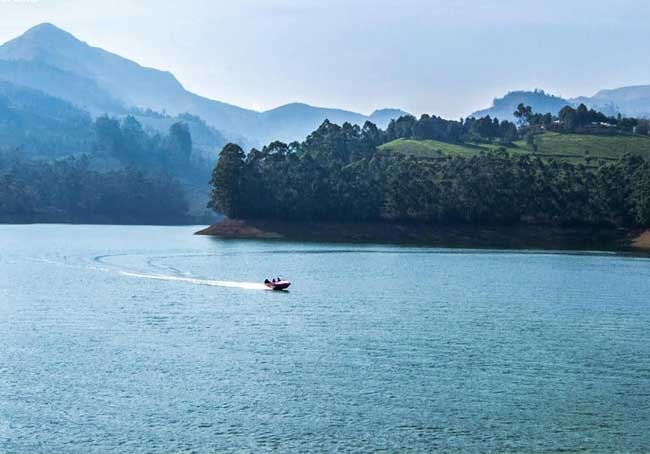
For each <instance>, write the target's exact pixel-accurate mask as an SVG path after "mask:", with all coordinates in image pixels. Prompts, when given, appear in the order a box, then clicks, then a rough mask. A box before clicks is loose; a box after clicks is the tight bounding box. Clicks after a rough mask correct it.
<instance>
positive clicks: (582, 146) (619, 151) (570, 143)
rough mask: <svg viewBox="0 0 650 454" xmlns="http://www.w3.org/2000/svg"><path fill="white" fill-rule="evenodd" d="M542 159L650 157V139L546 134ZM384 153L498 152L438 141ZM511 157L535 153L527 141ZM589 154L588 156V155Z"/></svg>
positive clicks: (540, 142)
mask: <svg viewBox="0 0 650 454" xmlns="http://www.w3.org/2000/svg"><path fill="white" fill-rule="evenodd" d="M536 141H537V146H538V155H539V156H541V157H547V158H554V159H560V160H563V161H570V162H574V163H577V162H582V163H584V162H585V157H587V156H588V157H590V158H592V161H591V162H592V163H595V162H594V161H593V160H594V158H596V159H600V160H614V159H618V158H619V157H620V156H622V155H623V154H625V153H636V154H641V155H645V156H650V138H649V137H644V136H593V135H578V134H556V133H545V134H543V135H540V136H537V137H536ZM380 148H381V149H385V150H391V151H394V152H397V153H403V154H407V155H412V156H415V157H423V158H425V157H430V158H435V157H439V156H440V153H442V154H443V155H462V156H472V155H474V154H476V153H479V152H480V151H481V150H483V151H488V150H495V149H497V148H499V146H497V145H491V144H450V143H446V142H440V141H437V140H408V139H398V140H394V141H392V142H389V143H386V144H384V145H382V146H381V147H380ZM506 149H507V151H508V152H509V153H532V149H531V147H530V146H528V145H527V144H526V143H525V142H524V141H517V142H516V143H515V144H514V146H511V147H507V148H506ZM585 151H587V152H588V154H586V153H585Z"/></svg>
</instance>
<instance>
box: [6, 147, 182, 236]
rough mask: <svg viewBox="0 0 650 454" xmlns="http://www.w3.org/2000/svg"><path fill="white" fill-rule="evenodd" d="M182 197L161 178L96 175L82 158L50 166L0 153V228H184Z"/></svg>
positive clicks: (127, 172) (131, 171) (131, 170)
mask: <svg viewBox="0 0 650 454" xmlns="http://www.w3.org/2000/svg"><path fill="white" fill-rule="evenodd" d="M187 208H188V207H187V201H186V197H185V191H184V190H183V188H182V186H181V185H180V184H179V182H178V181H177V180H175V179H174V178H172V177H170V176H169V175H168V174H165V173H162V172H144V171H142V170H139V169H137V168H136V167H134V166H128V167H126V168H120V169H116V170H110V171H105V172H98V171H96V170H93V169H92V168H91V160H90V158H88V157H87V156H80V157H69V158H66V159H60V160H55V161H41V160H30V159H27V158H25V157H24V156H23V155H22V154H20V153H16V152H5V153H0V222H3V223H34V222H62V223H96V224H107V223H114V224H171V223H184V222H185V223H186V222H188V221H189V218H188V216H187Z"/></svg>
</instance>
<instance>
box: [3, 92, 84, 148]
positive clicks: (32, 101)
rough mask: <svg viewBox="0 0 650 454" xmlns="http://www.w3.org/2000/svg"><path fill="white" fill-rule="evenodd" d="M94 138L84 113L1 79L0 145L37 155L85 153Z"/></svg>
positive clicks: (65, 103) (66, 103) (54, 99)
mask: <svg viewBox="0 0 650 454" xmlns="http://www.w3.org/2000/svg"><path fill="white" fill-rule="evenodd" d="M93 140H94V132H93V126H92V119H91V118H90V115H88V113H87V112H85V111H83V110H81V109H78V108H76V107H75V106H73V105H72V104H70V103H68V102H66V101H63V100H61V99H59V98H55V97H53V96H50V95H47V94H45V93H42V92H40V91H37V90H33V89H30V88H25V87H21V86H17V85H14V84H12V83H11V82H7V81H0V148H21V149H23V150H25V151H28V152H30V155H32V156H36V157H45V158H51V157H61V156H66V155H70V154H75V153H81V152H86V151H88V150H89V149H90V147H91V144H92V143H93Z"/></svg>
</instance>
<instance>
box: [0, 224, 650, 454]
mask: <svg viewBox="0 0 650 454" xmlns="http://www.w3.org/2000/svg"><path fill="white" fill-rule="evenodd" d="M194 230H196V228H192V227H124V226H57V225H48V226H43V225H37V226H0V344H1V348H0V452H9V453H68V452H70V453H105V452H112V453H145V452H146V453H159V452H160V453H163V452H164V453H168V452H197V453H207V452H222V451H254V452H260V451H300V452H304V451H335V450H341V451H364V452H365V451H375V450H386V451H391V452H406V451H449V452H467V451H472V452H476V451H481V452H486V451H526V452H530V451H559V450H568V451H580V450H589V451H615V450H617V451H622V452H633V451H648V450H650V430H648V428H649V427H650V292H649V290H650V260H647V259H643V258H634V257H625V256H618V255H613V254H579V255H578V254H557V253H539V252H505V251H472V250H444V249H433V248H406V247H397V246H379V245H363V246H358V245H340V244H301V243H291V242H261V241H222V240H217V239H214V238H208V237H197V236H193V235H192V232H193V231H194ZM277 274H280V275H281V276H282V277H287V278H290V279H291V280H292V281H293V282H294V285H293V286H292V287H291V289H290V290H291V291H290V292H289V293H279V292H272V291H267V290H263V287H262V286H260V284H259V282H260V281H261V280H263V279H264V278H265V277H267V276H269V277H273V276H275V275H277Z"/></svg>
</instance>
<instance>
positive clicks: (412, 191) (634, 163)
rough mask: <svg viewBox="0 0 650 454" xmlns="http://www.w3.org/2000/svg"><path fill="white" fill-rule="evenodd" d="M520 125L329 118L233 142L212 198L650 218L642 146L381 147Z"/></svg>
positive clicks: (398, 213) (252, 205) (324, 216)
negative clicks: (569, 151) (414, 153)
mask: <svg viewBox="0 0 650 454" xmlns="http://www.w3.org/2000/svg"><path fill="white" fill-rule="evenodd" d="M488 121H489V122H490V124H491V125H492V126H491V127H492V128H494V129H493V130H492V131H491V132H487V129H488V125H487V123H488ZM481 124H483V127H485V129H483V127H481V126H479V125H481ZM504 124H505V126H504ZM510 129H511V127H510V124H509V122H498V121H494V120H492V119H490V120H488V119H487V118H486V119H483V120H482V123H481V119H479V120H474V119H470V120H465V121H449V120H444V119H440V118H438V117H432V116H423V117H422V118H420V119H419V120H417V119H415V118H414V117H410V116H407V117H402V118H400V119H398V120H395V121H393V122H391V124H390V125H389V126H388V128H387V130H386V131H382V130H380V129H378V128H377V127H376V126H375V125H373V124H372V123H369V122H367V123H366V124H365V125H364V126H363V127H359V126H354V125H350V124H347V123H346V124H343V125H342V126H338V125H335V124H332V123H330V122H329V121H325V122H324V123H323V124H322V125H321V126H320V127H319V128H318V129H317V130H316V131H314V132H313V133H312V134H310V135H309V136H308V137H307V138H306V140H305V141H303V142H302V143H298V142H293V143H291V144H284V143H281V142H274V143H271V144H269V145H268V146H266V147H264V148H263V149H262V150H256V149H253V150H251V151H250V152H249V153H248V154H245V153H244V151H243V150H242V149H241V148H240V147H239V146H237V145H235V144H228V145H226V146H225V147H224V149H223V151H222V152H221V155H220V157H219V159H218V161H217V164H216V166H215V168H214V170H213V174H212V180H211V183H212V185H213V191H212V196H211V200H210V206H211V207H212V208H213V209H214V210H216V211H217V212H220V213H223V214H225V215H227V216H229V217H238V218H264V219H284V220H296V221H306V220H309V221H390V222H395V221H399V222H418V223H432V224H457V223H466V224H492V225H513V224H541V225H565V226H568V225H571V226H574V225H592V226H611V227H613V226H616V227H634V226H642V225H643V226H646V225H648V224H649V223H650V162H649V161H648V160H646V159H642V158H639V157H634V156H624V157H622V158H621V159H620V160H619V161H618V162H615V163H609V164H603V165H601V166H600V167H597V168H592V167H586V166H584V165H582V164H571V163H567V162H560V161H556V160H553V159H549V160H543V159H540V158H539V157H533V156H530V155H510V154H508V153H507V152H506V151H505V150H501V151H495V152H482V153H479V154H477V155H475V156H473V157H461V156H451V157H450V156H446V157H441V158H439V159H417V158H414V157H407V156H403V155H400V154H397V153H391V152H389V151H384V150H380V149H378V146H379V145H381V144H382V143H385V142H387V141H389V140H394V139H396V138H403V137H415V138H436V139H439V140H443V138H444V140H447V141H453V140H454V138H457V139H456V140H459V139H460V138H463V137H468V135H473V134H478V135H480V136H481V137H482V138H484V139H486V140H490V139H491V140H495V139H497V138H498V140H506V137H505V133H504V131H506V130H510ZM524 129H525V128H520V129H519V130H518V131H517V133H516V134H521V133H522V132H523V131H524ZM497 131H501V132H497ZM508 134H511V133H508ZM512 134H514V133H512Z"/></svg>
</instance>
